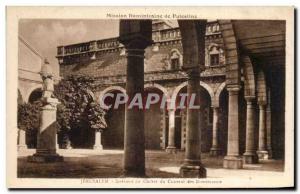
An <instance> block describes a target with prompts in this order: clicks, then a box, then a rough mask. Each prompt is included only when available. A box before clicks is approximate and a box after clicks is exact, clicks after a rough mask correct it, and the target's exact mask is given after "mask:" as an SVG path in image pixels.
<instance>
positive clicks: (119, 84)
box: [57, 20, 285, 163]
mask: <svg viewBox="0 0 300 194" xmlns="http://www.w3.org/2000/svg"><path fill="white" fill-rule="evenodd" d="M245 24H246V25H248V26H245V29H248V30H249V29H250V28H251V25H249V23H245ZM272 25H273V24H272ZM281 25H282V24H281V23H280V25H279V26H281ZM236 26H239V24H238V23H237V24H236ZM256 29H257V28H256ZM249 31H250V32H251V29H250V30H249ZM243 33H244V34H246V33H245V32H242V30H241V29H238V28H237V29H235V30H234V31H232V27H230V25H229V24H228V23H226V21H209V22H208V23H207V25H206V35H205V65H204V66H205V68H204V69H203V70H202V71H201V74H200V82H199V85H200V99H201V100H200V107H201V108H200V112H201V114H200V115H201V116H200V117H201V118H199V119H200V120H201V122H200V126H199V127H200V129H201V146H200V147H199V149H201V151H202V152H210V153H211V154H212V155H219V154H226V153H227V152H228V149H227V146H228V145H230V141H231V136H232V134H231V135H228V131H229V130H230V129H231V128H234V127H235V126H236V125H238V129H239V133H238V137H237V138H238V145H239V149H238V150H239V153H238V154H239V155H245V158H247V156H248V155H247V154H248V152H249V151H250V152H251V154H253V149H255V151H257V150H258V152H257V153H258V155H259V157H261V158H263V157H265V158H271V157H273V158H283V156H284V104H285V102H284V101H285V97H284V83H285V81H284V72H285V71H284V66H283V67H282V66H281V65H276V66H275V65H272V64H271V63H274V62H273V61H271V62H270V61H268V63H266V65H263V66H262V65H261V64H262V63H265V62H266V61H264V60H267V59H268V56H267V55H266V56H265V55H263V56H262V53H269V50H267V49H269V48H272V49H275V50H276V49H277V48H279V47H280V48H279V50H277V51H276V52H279V54H281V52H282V50H280V49H281V43H282V41H284V40H285V39H284V33H285V32H284V31H282V32H281V33H279V34H278V33H277V34H272V35H271V36H269V35H268V36H262V37H263V38H262V37H255V38H243V39H241V40H239V41H240V43H238V44H239V47H240V48H239V49H237V48H236V47H235V45H236V44H237V43H236V42H237V40H236V39H238V37H237V35H236V34H238V35H240V36H242V35H243ZM261 33H262V34H264V31H263V30H262V32H261ZM253 34H255V32H253ZM152 39H153V42H152V44H151V46H149V47H147V48H146V49H145V59H144V70H145V74H144V81H145V85H144V88H145V92H152V93H153V92H154V93H157V94H159V95H160V96H165V97H166V98H167V99H168V100H171V99H172V98H173V99H174V98H175V99H176V98H177V97H178V96H179V95H180V94H182V93H186V92H187V78H188V76H187V74H186V71H184V70H183V63H184V60H183V56H184V53H183V45H182V35H181V30H180V28H179V27H174V26H173V25H172V24H171V23H169V22H168V21H161V20H153V21H152ZM233 42H235V43H234V44H233ZM261 42H265V43H264V47H258V46H257V45H262V43H261ZM278 43H280V46H278V45H276V44H278ZM265 45H269V46H268V47H266V46H265ZM236 50H239V51H238V52H237V51H236ZM265 50H267V51H266V52H265ZM125 51H126V49H125V48H124V45H123V44H121V43H120V42H119V41H118V38H117V37H116V38H110V39H102V40H94V41H89V42H83V43H78V44H72V45H64V46H59V47H58V48H57V59H58V62H59V65H60V76H61V77H62V78H64V77H67V76H68V75H87V76H93V77H95V78H97V79H96V80H97V84H96V86H95V88H93V93H94V97H96V98H98V99H99V98H101V96H103V95H104V94H106V93H108V92H111V93H114V94H117V93H125V92H126V90H125V87H126V64H127V60H126V52H125ZM246 51H247V52H246ZM254 51H255V52H256V53H255V52H254ZM252 52H254V54H253V53H252ZM272 52H275V51H273V50H272ZM249 53H250V55H249ZM274 55H277V54H276V53H275V54H274ZM257 56H258V57H257ZM235 58H238V59H239V61H240V62H239V67H234V65H233V64H235V63H234V60H235ZM278 60H279V59H278ZM280 63H282V62H280ZM283 64H284V62H283ZM233 83H238V87H239V88H238V90H236V91H233V93H236V95H235V96H237V101H238V106H237V107H236V108H237V110H238V115H239V117H238V118H239V119H238V120H235V122H232V120H231V119H230V118H228V117H229V114H231V113H230V110H229V109H230V108H229V103H230V102H232V101H230V96H231V97H232V94H233V93H232V90H231V88H230V87H231V86H232V85H234V84H233ZM229 86H230V87H229ZM231 100H232V98H231ZM186 112H187V110H184V109H178V110H175V109H174V110H172V109H161V108H160V107H159V105H157V106H151V108H150V109H149V110H145V123H144V126H145V144H146V145H145V146H146V149H154V150H161V149H166V150H167V151H170V152H172V151H174V150H175V149H176V150H184V149H185V145H186V125H187V117H186V115H187V113H186ZM271 115H272V116H271ZM231 116H232V115H231ZM250 120H251V121H250ZM230 121H231V122H230ZM229 122H230V123H229ZM107 123H108V129H107V130H105V131H104V132H103V134H102V144H103V148H104V149H122V148H123V146H124V123H125V108H124V106H123V107H122V106H120V107H119V108H118V109H117V110H116V109H110V110H108V112H107ZM249 129H253V130H249ZM85 131H86V130H85V129H82V130H81V131H77V132H74V133H73V134H70V136H71V137H70V139H71V144H72V147H73V148H92V147H93V145H94V142H95V137H94V134H90V133H86V132H85ZM249 131H250V133H251V134H250V135H249ZM249 136H251V137H250V138H252V139H254V141H251V142H252V143H250V144H253V145H250V144H249ZM80 139H81V140H80ZM82 139H84V141H82ZM82 142H85V143H82ZM86 142H88V143H86ZM253 142H254V143H253ZM249 147H251V150H249ZM259 151H262V152H259ZM251 160H252V158H251V157H250V161H249V163H252V161H251Z"/></svg>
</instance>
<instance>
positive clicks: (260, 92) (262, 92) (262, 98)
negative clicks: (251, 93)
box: [256, 69, 267, 104]
mask: <svg viewBox="0 0 300 194" xmlns="http://www.w3.org/2000/svg"><path fill="white" fill-rule="evenodd" d="M256 85H257V102H258V103H262V104H266V103H267V86H266V79H265V74H264V72H263V70H261V69H260V70H259V71H258V74H257V83H256Z"/></svg>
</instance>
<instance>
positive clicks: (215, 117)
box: [210, 107, 221, 156]
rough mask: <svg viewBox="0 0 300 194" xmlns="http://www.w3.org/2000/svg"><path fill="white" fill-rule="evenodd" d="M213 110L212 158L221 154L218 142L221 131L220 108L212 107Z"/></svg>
mask: <svg viewBox="0 0 300 194" xmlns="http://www.w3.org/2000/svg"><path fill="white" fill-rule="evenodd" d="M212 109H213V129H212V147H211V148H210V155H211V156H218V155H220V154H221V149H220V148H219V141H218V130H219V107H212Z"/></svg>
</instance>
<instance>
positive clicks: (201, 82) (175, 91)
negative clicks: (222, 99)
mask: <svg viewBox="0 0 300 194" xmlns="http://www.w3.org/2000/svg"><path fill="white" fill-rule="evenodd" d="M185 86H187V82H183V83H181V84H180V85H179V86H177V87H176V88H175V90H174V91H173V94H172V97H171V101H172V102H175V100H176V97H177V95H178V93H179V92H180V90H181V89H182V88H184V87H185ZM200 86H201V87H202V88H204V89H205V90H206V91H207V93H208V94H209V96H210V100H211V101H212V100H213V99H214V91H213V89H212V88H211V87H210V86H209V85H208V84H207V83H205V82H203V81H200Z"/></svg>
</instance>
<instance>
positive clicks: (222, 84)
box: [212, 82, 226, 107]
mask: <svg viewBox="0 0 300 194" xmlns="http://www.w3.org/2000/svg"><path fill="white" fill-rule="evenodd" d="M225 87H226V82H223V83H221V84H220V85H219V87H218V89H217V91H216V93H215V96H214V102H213V103H212V105H213V106H215V107H219V105H220V95H221V92H222V91H223V90H224V88H225Z"/></svg>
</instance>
